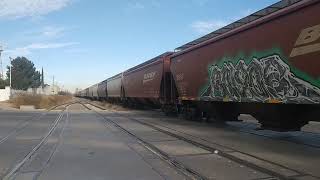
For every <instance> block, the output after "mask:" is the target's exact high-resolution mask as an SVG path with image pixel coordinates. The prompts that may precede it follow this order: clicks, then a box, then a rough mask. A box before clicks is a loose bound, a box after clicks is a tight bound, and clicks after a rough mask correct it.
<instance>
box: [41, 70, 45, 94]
mask: <svg viewBox="0 0 320 180" xmlns="http://www.w3.org/2000/svg"><path fill="white" fill-rule="evenodd" d="M41 88H42V89H43V88H44V74H43V67H42V69H41Z"/></svg>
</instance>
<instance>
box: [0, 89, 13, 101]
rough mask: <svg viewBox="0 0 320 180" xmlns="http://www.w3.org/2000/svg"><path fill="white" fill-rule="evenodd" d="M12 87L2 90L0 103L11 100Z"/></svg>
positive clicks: (0, 91)
mask: <svg viewBox="0 0 320 180" xmlns="http://www.w3.org/2000/svg"><path fill="white" fill-rule="evenodd" d="M10 90H11V89H10V87H9V86H7V87H6V88H5V89H0V101H6V100H9V98H10Z"/></svg>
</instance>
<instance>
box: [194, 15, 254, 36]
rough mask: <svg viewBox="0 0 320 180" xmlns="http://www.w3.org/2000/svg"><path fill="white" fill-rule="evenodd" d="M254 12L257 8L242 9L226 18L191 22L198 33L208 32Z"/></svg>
mask: <svg viewBox="0 0 320 180" xmlns="http://www.w3.org/2000/svg"><path fill="white" fill-rule="evenodd" d="M254 12H255V10H252V9H246V10H243V11H241V12H240V13H239V15H237V16H233V17H229V18H226V19H225V20H209V21H196V22H193V23H192V24H191V27H192V29H193V30H194V31H195V32H197V33H198V34H208V33H210V32H212V31H215V30H217V29H219V28H222V27H224V26H226V25H228V24H230V23H232V22H234V21H237V20H239V19H241V18H243V17H246V16H248V15H250V14H252V13H254Z"/></svg>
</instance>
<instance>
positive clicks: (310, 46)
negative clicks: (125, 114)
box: [79, 0, 320, 131]
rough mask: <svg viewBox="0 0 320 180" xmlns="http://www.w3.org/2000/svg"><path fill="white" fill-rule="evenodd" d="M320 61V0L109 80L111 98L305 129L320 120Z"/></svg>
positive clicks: (303, 1) (294, 0) (265, 16)
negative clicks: (253, 118) (241, 115)
mask: <svg viewBox="0 0 320 180" xmlns="http://www.w3.org/2000/svg"><path fill="white" fill-rule="evenodd" d="M319 60H320V1H319V0H283V1H280V2H278V3H275V4H273V5H271V6H269V7H267V8H264V9H262V10H260V11H258V12H255V13H253V14H251V15H249V16H247V17H244V18H242V19H240V20H238V21H236V22H234V23H231V24H229V25H227V26H225V27H223V28H221V29H218V30H216V31H214V32H212V33H210V34H207V35H205V36H203V37H201V38H199V39H196V40H194V41H192V42H190V43H187V44H185V45H183V46H181V47H179V48H177V49H176V51H175V52H174V53H165V54H162V55H160V56H158V57H156V58H153V59H152V60H149V61H146V62H145V63H142V64H140V65H138V66H135V67H133V68H131V69H129V70H127V71H125V72H123V73H120V74H118V75H115V76H113V77H111V78H109V79H107V80H106V81H107V90H106V99H107V100H109V101H111V102H121V103H122V104H125V105H134V106H137V105H142V106H144V105H148V106H150V105H158V107H159V106H161V108H162V110H164V112H166V113H168V112H174V113H178V114H183V115H184V116H185V117H186V118H192V119H202V118H207V119H211V118H212V117H213V119H215V120H222V121H230V120H238V116H239V114H251V115H253V116H254V117H255V118H256V119H257V120H258V121H259V122H260V123H261V124H262V128H266V129H273V130H283V131H291V130H300V128H301V127H302V126H304V125H305V124H307V123H308V122H309V121H311V120H315V121H319V119H318V118H319V117H320V61H319ZM99 90H100V91H101V90H102V91H103V89H99V87H98V91H99ZM85 92H86V93H79V94H80V96H81V94H86V96H85V97H87V98H90V96H88V95H89V92H88V89H87V91H86V90H85ZM91 96H92V95H91ZM98 96H100V93H98ZM103 96H104V94H103ZM82 97H83V96H82ZM99 99H100V97H99ZM102 99H105V97H103V98H102Z"/></svg>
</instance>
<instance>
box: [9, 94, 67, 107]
mask: <svg viewBox="0 0 320 180" xmlns="http://www.w3.org/2000/svg"><path fill="white" fill-rule="evenodd" d="M71 99H72V96H61V95H49V96H46V95H20V96H17V97H14V98H12V99H11V100H9V103H11V104H12V106H13V107H15V108H20V106H21V105H31V106H34V107H35V108H36V109H49V108H51V107H53V106H56V105H60V104H63V103H66V102H68V101H70V100H71Z"/></svg>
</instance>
